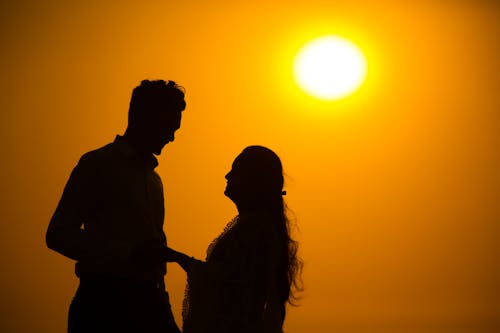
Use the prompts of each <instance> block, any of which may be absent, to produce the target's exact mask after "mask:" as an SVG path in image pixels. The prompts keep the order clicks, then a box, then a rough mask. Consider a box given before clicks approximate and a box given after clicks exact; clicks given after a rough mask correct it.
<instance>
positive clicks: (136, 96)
mask: <svg viewBox="0 0 500 333" xmlns="http://www.w3.org/2000/svg"><path fill="white" fill-rule="evenodd" d="M185 108H186V101H185V100H184V88H182V87H181V86H179V85H177V83H175V82H174V81H168V82H165V81H164V80H154V81H150V80H143V81H142V82H141V84H140V85H139V86H137V87H135V88H134V90H133V91H132V98H131V99H130V106H129V110H128V121H129V123H131V122H134V121H135V120H136V119H137V118H138V117H140V116H142V115H145V114H147V113H156V112H169V113H174V112H182V111H183V110H184V109H185Z"/></svg>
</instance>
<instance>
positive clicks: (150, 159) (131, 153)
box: [113, 135, 158, 170]
mask: <svg viewBox="0 0 500 333" xmlns="http://www.w3.org/2000/svg"><path fill="white" fill-rule="evenodd" d="M113 143H114V144H115V145H116V147H117V148H118V150H119V151H120V152H121V153H122V154H123V155H124V156H125V157H127V158H131V159H135V160H138V161H140V162H142V163H143V164H144V165H145V166H146V167H147V168H148V169H151V170H153V169H154V168H156V167H157V166H158V160H157V159H156V157H154V155H153V154H142V153H140V152H139V151H138V150H137V149H136V148H135V147H134V146H133V145H131V144H130V143H129V142H128V141H127V140H125V138H123V136H121V135H117V136H116V137H115V141H114V142H113Z"/></svg>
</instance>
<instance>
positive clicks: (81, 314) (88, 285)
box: [46, 80, 186, 333]
mask: <svg viewBox="0 0 500 333" xmlns="http://www.w3.org/2000/svg"><path fill="white" fill-rule="evenodd" d="M185 107H186V103H185V101H184V92H183V90H182V88H180V87H179V86H178V85H177V84H176V83H175V82H173V81H168V82H165V81H163V80H157V81H148V80H144V81H142V82H141V84H140V85H139V86H138V87H136V88H135V89H134V91H133V93H132V98H131V100H130V107H129V113H128V126H127V129H126V131H125V134H124V135H123V136H119V135H117V136H116V139H115V140H114V142H112V143H110V144H108V145H106V146H104V147H102V148H99V149H97V150H94V151H91V152H88V153H86V154H84V155H83V156H82V157H81V159H80V161H79V162H78V164H77V165H76V167H75V168H74V169H73V171H72V173H71V176H70V178H69V180H68V183H67V184H66V187H65V189H64V192H63V195H62V197H61V200H60V202H59V204H58V206H57V208H56V210H55V213H54V215H53V217H52V219H51V221H50V224H49V226H48V230H47V234H46V242H47V246H48V247H49V248H50V249H52V250H54V251H57V252H59V253H61V254H62V255H64V256H66V257H68V258H71V259H73V260H76V261H77V262H76V266H75V272H76V275H77V276H78V277H79V278H80V284H79V286H78V289H77V291H76V295H75V297H74V298H73V301H72V303H71V305H70V309H69V316H68V332H70V333H76V332H92V333H94V332H158V333H160V332H162V333H171V332H175V333H178V332H180V330H179V328H178V327H177V325H176V323H175V321H174V318H173V315H172V311H171V308H170V303H169V299H168V293H167V292H166V290H165V284H164V275H165V274H166V249H167V247H166V246H167V245H166V237H165V234H164V232H163V218H164V201H163V188H162V183H161V179H160V177H159V175H158V174H157V173H156V172H155V171H154V168H155V167H156V166H157V165H158V162H157V160H156V158H155V157H154V155H159V154H160V153H161V151H162V149H163V147H164V146H165V145H166V144H167V143H168V142H171V141H174V133H175V131H176V130H177V129H179V127H180V123H181V113H182V111H183V110H184V109H185Z"/></svg>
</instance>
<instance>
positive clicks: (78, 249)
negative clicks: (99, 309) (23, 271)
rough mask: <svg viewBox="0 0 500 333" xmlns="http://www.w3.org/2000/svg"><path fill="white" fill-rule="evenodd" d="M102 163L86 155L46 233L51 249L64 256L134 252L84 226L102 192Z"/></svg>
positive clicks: (74, 257)
mask: <svg viewBox="0 0 500 333" xmlns="http://www.w3.org/2000/svg"><path fill="white" fill-rule="evenodd" d="M98 169H99V168H98V164H97V163H95V161H92V160H91V159H90V158H88V157H87V156H86V155H84V156H83V157H82V158H81V159H80V161H79V163H78V165H77V166H76V167H75V168H74V169H73V171H72V173H71V176H70V178H69V180H68V182H67V184H66V187H65V188H64V192H63V195H62V197H61V200H60V201H59V204H58V206H57V208H56V211H55V212H54V215H53V216H52V219H51V221H50V223H49V226H48V229H47V233H46V237H45V239H46V243H47V246H48V247H49V248H50V249H52V250H54V251H57V252H59V253H61V254H62V255H64V256H66V257H68V258H71V259H74V260H81V259H84V258H101V259H104V258H105V257H108V258H109V257H110V256H111V257H115V258H117V257H124V256H128V255H129V253H130V248H129V246H127V244H121V243H119V242H116V241H113V240H110V239H102V238H100V237H99V236H98V235H89V233H88V231H87V230H84V229H83V228H82V226H83V223H84V222H85V221H86V220H88V219H91V218H92V216H93V211H92V208H93V207H95V206H94V205H95V201H96V197H97V195H98V193H99V191H101V190H102V189H100V188H99V186H102V185H103V184H102V182H100V181H99V175H98Z"/></svg>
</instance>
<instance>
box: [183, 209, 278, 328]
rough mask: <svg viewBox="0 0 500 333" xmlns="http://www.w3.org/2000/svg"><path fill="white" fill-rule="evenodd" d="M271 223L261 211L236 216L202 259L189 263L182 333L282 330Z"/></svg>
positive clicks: (274, 234) (275, 240) (274, 232)
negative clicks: (204, 259)
mask: <svg viewBox="0 0 500 333" xmlns="http://www.w3.org/2000/svg"><path fill="white" fill-rule="evenodd" d="M271 222H272V221H271V219H270V217H269V216H268V215H266V214H264V213H252V214H245V215H240V216H239V217H236V218H235V219H234V220H232V221H231V222H229V223H228V225H227V226H226V228H225V229H224V231H223V232H222V234H221V235H220V236H219V237H217V238H216V239H215V240H214V241H213V242H212V244H211V245H210V246H209V247H208V249H207V257H206V261H205V262H201V261H200V262H196V263H194V264H193V265H191V268H190V269H189V271H188V286H187V288H186V297H185V299H184V309H183V331H184V333H216V332H217V333H280V332H282V329H281V327H282V325H281V315H280V304H279V300H278V295H277V290H278V288H277V284H276V280H277V267H278V263H279V262H280V260H279V259H280V255H283V253H280V251H281V250H280V249H281V248H283V247H282V246H279V239H280V238H279V236H278V232H277V228H276V227H275V226H274V224H273V223H271ZM281 252H282V251H281ZM285 255H286V254H285Z"/></svg>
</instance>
